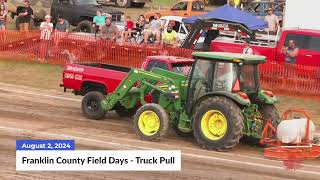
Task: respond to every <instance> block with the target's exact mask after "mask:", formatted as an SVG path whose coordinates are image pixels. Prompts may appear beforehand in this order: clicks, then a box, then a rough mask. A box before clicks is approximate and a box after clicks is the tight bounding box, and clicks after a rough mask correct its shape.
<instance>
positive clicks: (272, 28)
mask: <svg viewBox="0 0 320 180" xmlns="http://www.w3.org/2000/svg"><path fill="white" fill-rule="evenodd" d="M264 20H265V21H267V22H268V31H269V33H270V34H276V33H277V30H278V27H279V19H278V17H277V16H276V15H274V14H273V10H272V8H269V9H268V14H267V15H266V16H265V18H264Z"/></svg>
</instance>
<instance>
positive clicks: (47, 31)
mask: <svg viewBox="0 0 320 180" xmlns="http://www.w3.org/2000/svg"><path fill="white" fill-rule="evenodd" d="M52 30H53V24H52V23H51V16H50V15H46V16H45V22H42V23H41V24H40V31H41V33H40V41H41V42H40V62H41V63H44V62H45V59H46V57H47V54H48V46H49V42H50V39H51V33H52Z"/></svg>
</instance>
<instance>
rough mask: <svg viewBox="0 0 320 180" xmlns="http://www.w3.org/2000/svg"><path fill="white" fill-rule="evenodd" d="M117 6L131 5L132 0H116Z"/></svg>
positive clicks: (125, 6)
mask: <svg viewBox="0 0 320 180" xmlns="http://www.w3.org/2000/svg"><path fill="white" fill-rule="evenodd" d="M115 3H116V6H118V7H120V8H128V7H131V4H132V2H131V0H116V2H115Z"/></svg>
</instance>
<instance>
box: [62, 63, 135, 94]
mask: <svg viewBox="0 0 320 180" xmlns="http://www.w3.org/2000/svg"><path fill="white" fill-rule="evenodd" d="M130 70H131V68H127V67H123V66H115V65H108V64H101V63H82V64H66V65H65V69H64V72H63V87H64V88H66V89H73V90H74V91H75V94H83V93H85V91H87V90H86V89H85V86H86V85H89V86H90V88H97V90H100V91H101V89H103V90H104V91H105V93H106V94H107V93H110V92H113V91H114V90H115V89H116V88H117V86H118V84H119V83H120V82H121V81H122V80H123V79H124V78H125V77H126V76H127V74H128V72H129V71H130ZM89 86H88V87H89Z"/></svg>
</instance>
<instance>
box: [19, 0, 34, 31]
mask: <svg viewBox="0 0 320 180" xmlns="http://www.w3.org/2000/svg"><path fill="white" fill-rule="evenodd" d="M23 3H24V7H23V8H20V9H19V12H17V13H18V15H19V19H20V20H19V26H20V31H26V32H27V31H29V24H30V21H31V17H32V15H33V10H32V8H31V6H30V3H29V1H28V0H24V1H23Z"/></svg>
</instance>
